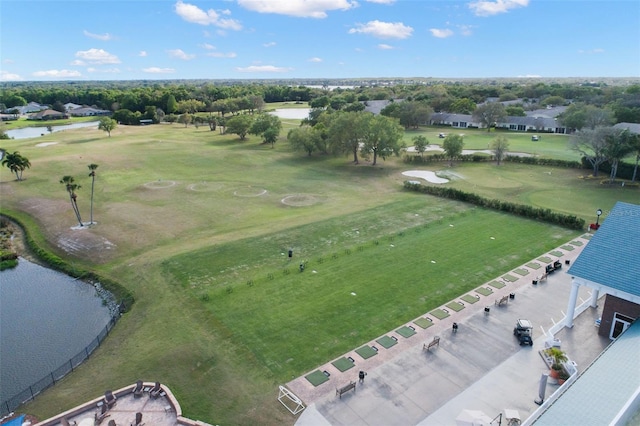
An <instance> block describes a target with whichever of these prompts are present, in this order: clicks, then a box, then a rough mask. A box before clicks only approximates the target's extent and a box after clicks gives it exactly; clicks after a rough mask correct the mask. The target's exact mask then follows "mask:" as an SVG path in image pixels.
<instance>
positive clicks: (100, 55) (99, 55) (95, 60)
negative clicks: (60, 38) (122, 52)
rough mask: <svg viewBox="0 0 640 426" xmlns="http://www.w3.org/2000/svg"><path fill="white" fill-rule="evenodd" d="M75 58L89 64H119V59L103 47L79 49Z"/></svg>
mask: <svg viewBox="0 0 640 426" xmlns="http://www.w3.org/2000/svg"><path fill="white" fill-rule="evenodd" d="M76 58H79V59H80V60H81V61H85V62H87V63H90V64H119V63H120V59H118V57H117V56H116V55H112V54H111V53H109V52H107V51H106V50H103V49H89V50H79V51H77V52H76Z"/></svg>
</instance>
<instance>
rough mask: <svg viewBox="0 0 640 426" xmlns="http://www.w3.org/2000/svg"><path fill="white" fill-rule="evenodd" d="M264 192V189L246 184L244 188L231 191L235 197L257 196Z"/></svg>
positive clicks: (265, 191)
mask: <svg viewBox="0 0 640 426" xmlns="http://www.w3.org/2000/svg"><path fill="white" fill-rule="evenodd" d="M266 193H267V190H266V189H264V188H259V187H255V186H247V187H245V188H239V189H236V190H235V191H233V195H235V196H236V197H259V196H261V195H264V194H266Z"/></svg>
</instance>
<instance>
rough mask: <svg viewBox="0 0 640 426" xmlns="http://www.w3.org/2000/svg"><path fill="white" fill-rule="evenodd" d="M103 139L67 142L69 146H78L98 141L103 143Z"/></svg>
mask: <svg viewBox="0 0 640 426" xmlns="http://www.w3.org/2000/svg"><path fill="white" fill-rule="evenodd" d="M102 139H103V138H86V139H76V140H74V141H71V142H67V144H68V145H78V144H83V143H88V142H96V141H102Z"/></svg>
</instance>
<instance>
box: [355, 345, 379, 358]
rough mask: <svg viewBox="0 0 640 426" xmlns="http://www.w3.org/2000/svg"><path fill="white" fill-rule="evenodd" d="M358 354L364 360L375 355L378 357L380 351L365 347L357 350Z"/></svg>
mask: <svg viewBox="0 0 640 426" xmlns="http://www.w3.org/2000/svg"><path fill="white" fill-rule="evenodd" d="M356 353H357V354H358V355H360V356H361V357H362V359H367V358H371V357H372V356H374V355H378V351H376V350H375V349H373V348H372V347H371V346H369V345H364V346H363V347H361V348H358V349H356Z"/></svg>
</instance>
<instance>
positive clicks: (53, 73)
mask: <svg viewBox="0 0 640 426" xmlns="http://www.w3.org/2000/svg"><path fill="white" fill-rule="evenodd" d="M33 76H34V77H53V78H68V77H82V74H80V72H79V71H75V70H73V71H72V70H47V71H36V72H34V73H33Z"/></svg>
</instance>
